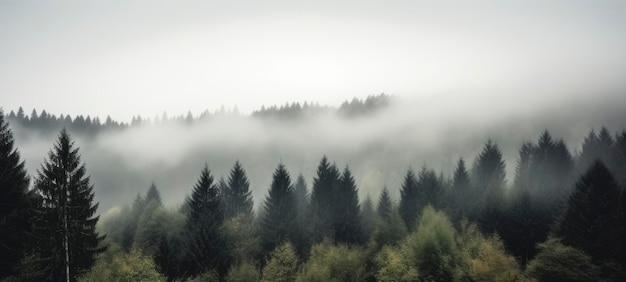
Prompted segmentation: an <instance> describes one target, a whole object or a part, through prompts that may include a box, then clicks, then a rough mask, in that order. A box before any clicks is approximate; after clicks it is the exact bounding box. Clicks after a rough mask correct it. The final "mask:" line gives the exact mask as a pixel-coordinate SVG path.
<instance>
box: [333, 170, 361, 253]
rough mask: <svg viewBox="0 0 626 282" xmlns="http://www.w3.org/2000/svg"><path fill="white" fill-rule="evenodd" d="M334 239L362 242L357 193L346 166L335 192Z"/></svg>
mask: <svg viewBox="0 0 626 282" xmlns="http://www.w3.org/2000/svg"><path fill="white" fill-rule="evenodd" d="M335 195H336V196H335V205H334V208H335V221H334V229H335V241H336V242H338V243H362V242H363V239H364V238H363V234H362V232H361V208H360V206H359V195H358V190H357V188H356V184H355V183H354V177H353V176H352V172H351V171H350V168H349V167H348V166H346V168H345V169H344V171H343V174H342V175H341V180H340V183H339V185H338V187H337V192H336V193H335Z"/></svg>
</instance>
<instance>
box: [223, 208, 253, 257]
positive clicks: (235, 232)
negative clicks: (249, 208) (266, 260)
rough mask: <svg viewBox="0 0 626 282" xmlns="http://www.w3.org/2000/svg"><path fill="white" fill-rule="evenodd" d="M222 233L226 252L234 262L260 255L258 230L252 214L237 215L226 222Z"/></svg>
mask: <svg viewBox="0 0 626 282" xmlns="http://www.w3.org/2000/svg"><path fill="white" fill-rule="evenodd" d="M222 232H223V233H224V236H225V237H226V239H227V241H228V243H229V247H228V250H229V252H230V256H231V257H232V258H233V260H234V262H236V263H241V262H244V261H246V260H248V259H252V258H256V257H258V256H259V254H260V253H261V245H260V238H259V234H258V233H259V230H258V228H257V225H256V224H254V217H253V215H252V214H249V213H239V214H238V215H237V216H235V217H233V218H230V219H228V220H226V222H224V225H223V226H222Z"/></svg>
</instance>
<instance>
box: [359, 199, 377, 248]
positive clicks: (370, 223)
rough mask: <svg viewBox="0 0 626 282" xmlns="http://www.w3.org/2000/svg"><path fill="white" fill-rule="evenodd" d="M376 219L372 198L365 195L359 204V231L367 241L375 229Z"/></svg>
mask: <svg viewBox="0 0 626 282" xmlns="http://www.w3.org/2000/svg"><path fill="white" fill-rule="evenodd" d="M377 217H378V215H377V214H376V211H375V210H374V204H372V198H371V197H370V195H369V194H367V196H365V200H363V203H362V204H361V230H362V232H363V237H364V238H366V239H369V238H370V237H371V235H372V232H374V228H375V227H376V221H377Z"/></svg>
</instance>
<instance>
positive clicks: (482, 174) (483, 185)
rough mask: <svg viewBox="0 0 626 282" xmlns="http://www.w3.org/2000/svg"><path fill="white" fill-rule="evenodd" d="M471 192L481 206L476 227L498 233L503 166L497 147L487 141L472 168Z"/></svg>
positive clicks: (502, 191) (503, 176) (501, 213)
mask: <svg viewBox="0 0 626 282" xmlns="http://www.w3.org/2000/svg"><path fill="white" fill-rule="evenodd" d="M472 180H475V183H474V188H473V190H474V191H475V192H476V193H478V197H479V198H478V200H479V201H480V202H479V203H481V205H480V206H479V211H478V220H477V221H478V226H479V227H480V229H481V230H482V231H483V232H486V233H493V232H496V231H499V228H500V227H501V226H500V221H501V220H502V217H503V216H504V208H505V205H504V201H505V198H504V189H505V185H506V183H505V164H504V161H503V160H502V152H501V151H500V149H499V148H498V145H496V144H494V143H493V142H491V140H489V141H487V143H486V144H485V147H484V148H483V151H482V152H481V153H480V154H479V155H478V158H477V159H476V163H475V165H474V168H473V176H472Z"/></svg>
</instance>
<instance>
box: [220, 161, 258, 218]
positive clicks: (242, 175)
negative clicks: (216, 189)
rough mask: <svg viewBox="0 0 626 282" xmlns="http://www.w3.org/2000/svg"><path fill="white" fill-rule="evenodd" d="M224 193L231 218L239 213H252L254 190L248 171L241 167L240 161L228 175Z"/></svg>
mask: <svg viewBox="0 0 626 282" xmlns="http://www.w3.org/2000/svg"><path fill="white" fill-rule="evenodd" d="M225 192H226V193H224V199H225V215H226V218H231V217H234V216H236V215H237V214H239V213H246V214H252V207H253V205H254V203H253V202H252V191H250V182H249V181H248V177H247V176H246V171H245V170H244V169H243V167H241V163H239V161H236V162H235V165H234V166H233V168H232V169H231V170H230V176H229V177H228V186H227V189H226V191H225Z"/></svg>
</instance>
